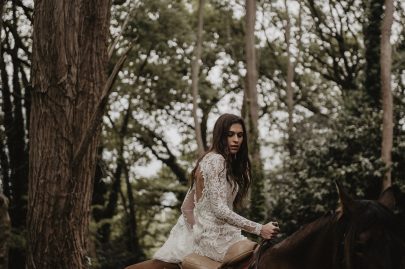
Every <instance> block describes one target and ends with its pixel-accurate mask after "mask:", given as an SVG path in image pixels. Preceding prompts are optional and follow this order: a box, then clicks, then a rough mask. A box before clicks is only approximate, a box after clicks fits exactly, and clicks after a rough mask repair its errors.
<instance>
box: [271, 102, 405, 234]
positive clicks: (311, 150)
mask: <svg viewBox="0 0 405 269" xmlns="http://www.w3.org/2000/svg"><path fill="white" fill-rule="evenodd" d="M361 100H362V99H360V98H359V97H353V100H352V101H353V105H354V104H357V105H358V104H359V103H361ZM363 100H364V99H363ZM364 104H365V105H360V106H357V107H353V105H348V106H347V107H346V108H345V109H344V110H343V111H342V112H341V113H340V115H339V117H338V118H337V119H336V120H333V121H331V122H330V123H329V128H319V127H320V126H316V124H315V122H316V121H314V119H311V120H308V121H305V122H301V123H300V124H299V125H297V133H299V134H300V135H299V136H297V137H296V142H297V144H296V146H297V149H298V150H297V155H296V156H294V157H288V156H286V157H285V159H284V165H283V166H282V167H280V169H278V170H277V171H275V172H274V173H273V174H272V175H271V178H273V180H272V181H271V184H272V192H271V193H272V199H274V200H273V201H274V207H273V212H272V215H273V216H274V217H275V218H277V219H279V220H280V221H281V223H282V227H283V232H285V233H286V234H290V233H291V232H293V231H295V230H296V229H298V228H299V227H300V226H301V225H303V224H305V223H308V222H310V221H312V220H314V219H315V218H318V217H320V216H321V215H322V214H324V213H326V212H328V211H329V210H333V209H335V208H337V201H338V198H337V194H336V188H335V186H334V181H335V180H338V181H341V182H342V183H343V184H344V186H345V187H346V188H347V189H348V192H349V193H350V194H352V195H353V196H354V197H357V198H365V199H376V198H378V196H379V193H380V190H381V178H382V175H383V173H384V171H385V167H384V165H383V163H382V161H381V159H380V155H381V153H380V144H381V129H380V128H381V115H380V114H379V113H376V112H375V109H374V108H370V107H368V106H367V105H366V103H364ZM398 108H399V109H400V110H401V111H404V109H405V107H404V106H402V107H398ZM395 130H396V133H397V135H396V136H395V137H396V139H395V141H394V150H393V179H394V183H395V184H397V185H398V186H400V187H405V180H404V179H405V167H404V166H403V165H401V164H403V163H404V162H405V158H404V156H403V154H401V152H403V150H404V149H405V145H404V143H403V142H401V139H400V138H401V137H402V138H403V137H404V135H405V133H404V130H403V125H402V126H397V128H396V129H395Z"/></svg>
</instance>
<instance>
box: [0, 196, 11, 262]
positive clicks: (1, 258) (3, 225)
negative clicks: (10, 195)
mask: <svg viewBox="0 0 405 269" xmlns="http://www.w3.org/2000/svg"><path fill="white" fill-rule="evenodd" d="M10 231H11V223H10V217H9V215H8V199H7V198H6V197H5V196H4V195H3V194H2V193H1V192H0V268H4V269H6V268H8V249H9V244H10Z"/></svg>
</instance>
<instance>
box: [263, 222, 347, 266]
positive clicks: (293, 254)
mask: <svg viewBox="0 0 405 269" xmlns="http://www.w3.org/2000/svg"><path fill="white" fill-rule="evenodd" d="M338 246H339V232H338V230H337V227H336V225H333V224H330V223H328V224H326V225H323V226H321V227H317V229H315V230H311V227H310V226H309V227H306V228H304V229H302V230H301V231H298V232H296V233H295V234H293V235H292V236H290V237H289V238H287V239H286V240H284V241H282V242H280V243H279V244H277V245H275V246H274V247H273V248H271V249H270V250H269V251H268V260H269V261H272V263H276V264H278V265H279V267H278V268H291V269H295V268H300V269H304V268H313V269H315V268H331V269H332V268H335V267H334V266H335V264H337V261H335V257H336V254H337V250H338ZM263 268H265V267H263ZM266 268H267V267H266ZM268 268H270V267H268ZM275 268H277V267H275Z"/></svg>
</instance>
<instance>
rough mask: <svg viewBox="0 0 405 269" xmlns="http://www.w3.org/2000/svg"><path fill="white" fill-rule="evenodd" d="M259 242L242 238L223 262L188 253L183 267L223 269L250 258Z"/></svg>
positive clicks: (228, 252)
mask: <svg viewBox="0 0 405 269" xmlns="http://www.w3.org/2000/svg"><path fill="white" fill-rule="evenodd" d="M256 245H257V243H255V242H253V241H250V240H242V241H239V242H236V243H235V244H233V245H232V246H230V247H229V249H228V251H227V252H226V254H225V257H224V260H223V262H222V263H220V262H217V261H214V260H212V259H210V258H208V257H205V256H201V255H198V254H195V253H191V254H189V255H187V256H186V257H185V258H184V259H183V261H182V263H181V268H182V269H221V268H225V267H227V266H230V265H233V264H236V263H239V262H241V261H243V260H245V259H247V258H249V257H250V256H251V255H252V254H253V252H254V250H255V248H256Z"/></svg>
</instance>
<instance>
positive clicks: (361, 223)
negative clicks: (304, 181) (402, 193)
mask: <svg viewBox="0 0 405 269" xmlns="http://www.w3.org/2000/svg"><path fill="white" fill-rule="evenodd" d="M337 187H338V192H339V197H340V204H341V207H340V209H339V210H338V215H339V221H341V222H342V223H343V224H344V226H345V236H344V239H343V241H342V248H343V251H342V255H343V261H342V265H343V266H342V267H343V268H347V269H363V268H364V269H366V268H367V269H405V238H404V236H403V233H402V230H401V229H404V227H401V224H400V222H399V219H398V218H397V217H396V216H395V215H394V213H393V211H392V210H393V208H394V207H395V204H396V200H395V195H394V193H393V190H392V188H388V189H387V190H385V191H384V192H383V194H382V195H381V197H380V198H379V200H378V201H371V200H354V199H352V198H351V197H350V196H349V195H348V194H347V193H346V192H345V190H344V189H343V188H342V186H341V184H340V183H339V182H337Z"/></svg>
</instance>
